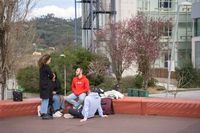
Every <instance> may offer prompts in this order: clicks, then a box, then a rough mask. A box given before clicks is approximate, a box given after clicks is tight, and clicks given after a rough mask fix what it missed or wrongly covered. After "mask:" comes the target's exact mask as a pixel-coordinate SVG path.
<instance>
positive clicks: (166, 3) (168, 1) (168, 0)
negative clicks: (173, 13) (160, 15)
mask: <svg viewBox="0 0 200 133" xmlns="http://www.w3.org/2000/svg"><path fill="white" fill-rule="evenodd" d="M159 7H160V8H171V7H172V0H160V1H159Z"/></svg>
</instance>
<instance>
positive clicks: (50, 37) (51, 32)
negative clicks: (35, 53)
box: [32, 14, 81, 49]
mask: <svg viewBox="0 0 200 133" xmlns="http://www.w3.org/2000/svg"><path fill="white" fill-rule="evenodd" d="M32 21H35V25H36V36H35V39H34V42H35V44H36V45H37V48H38V49H45V48H48V47H56V48H59V49H62V48H64V47H65V46H66V45H67V44H72V43H73V42H74V24H75V21H74V19H67V20H66V19H62V18H57V17H55V16H54V14H48V15H46V16H42V17H40V18H36V19H34V20H32ZM77 27H78V28H77V35H78V37H77V38H78V44H80V43H81V18H78V19H77Z"/></svg>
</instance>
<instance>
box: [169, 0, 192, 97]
mask: <svg viewBox="0 0 200 133" xmlns="http://www.w3.org/2000/svg"><path fill="white" fill-rule="evenodd" d="M181 6H192V3H191V2H188V1H185V2H182V3H180V4H178V7H177V10H176V16H175V28H174V32H173V33H174V36H173V40H172V41H173V42H172V48H171V57H170V61H169V62H168V83H167V95H168V92H169V84H170V80H171V71H175V70H174V69H175V68H174V67H175V63H174V60H175V59H174V58H175V55H174V54H175V40H176V38H177V30H178V20H179V9H180V7H181Z"/></svg>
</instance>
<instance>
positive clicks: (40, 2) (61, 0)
mask: <svg viewBox="0 0 200 133" xmlns="http://www.w3.org/2000/svg"><path fill="white" fill-rule="evenodd" d="M74 8H75V7H74V0H36V5H35V6H34V8H33V9H32V10H31V12H30V14H29V18H34V17H40V16H42V15H46V14H48V13H53V14H54V15H55V16H56V17H59V18H64V19H69V18H74V11H75V10H74ZM77 15H78V16H80V15H81V5H80V4H77Z"/></svg>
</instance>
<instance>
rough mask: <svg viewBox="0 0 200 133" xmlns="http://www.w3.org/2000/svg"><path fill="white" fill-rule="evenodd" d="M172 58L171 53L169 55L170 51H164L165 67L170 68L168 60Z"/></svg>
mask: <svg viewBox="0 0 200 133" xmlns="http://www.w3.org/2000/svg"><path fill="white" fill-rule="evenodd" d="M170 58H171V55H169V53H168V52H165V53H164V67H165V68H168V61H169V60H170Z"/></svg>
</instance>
